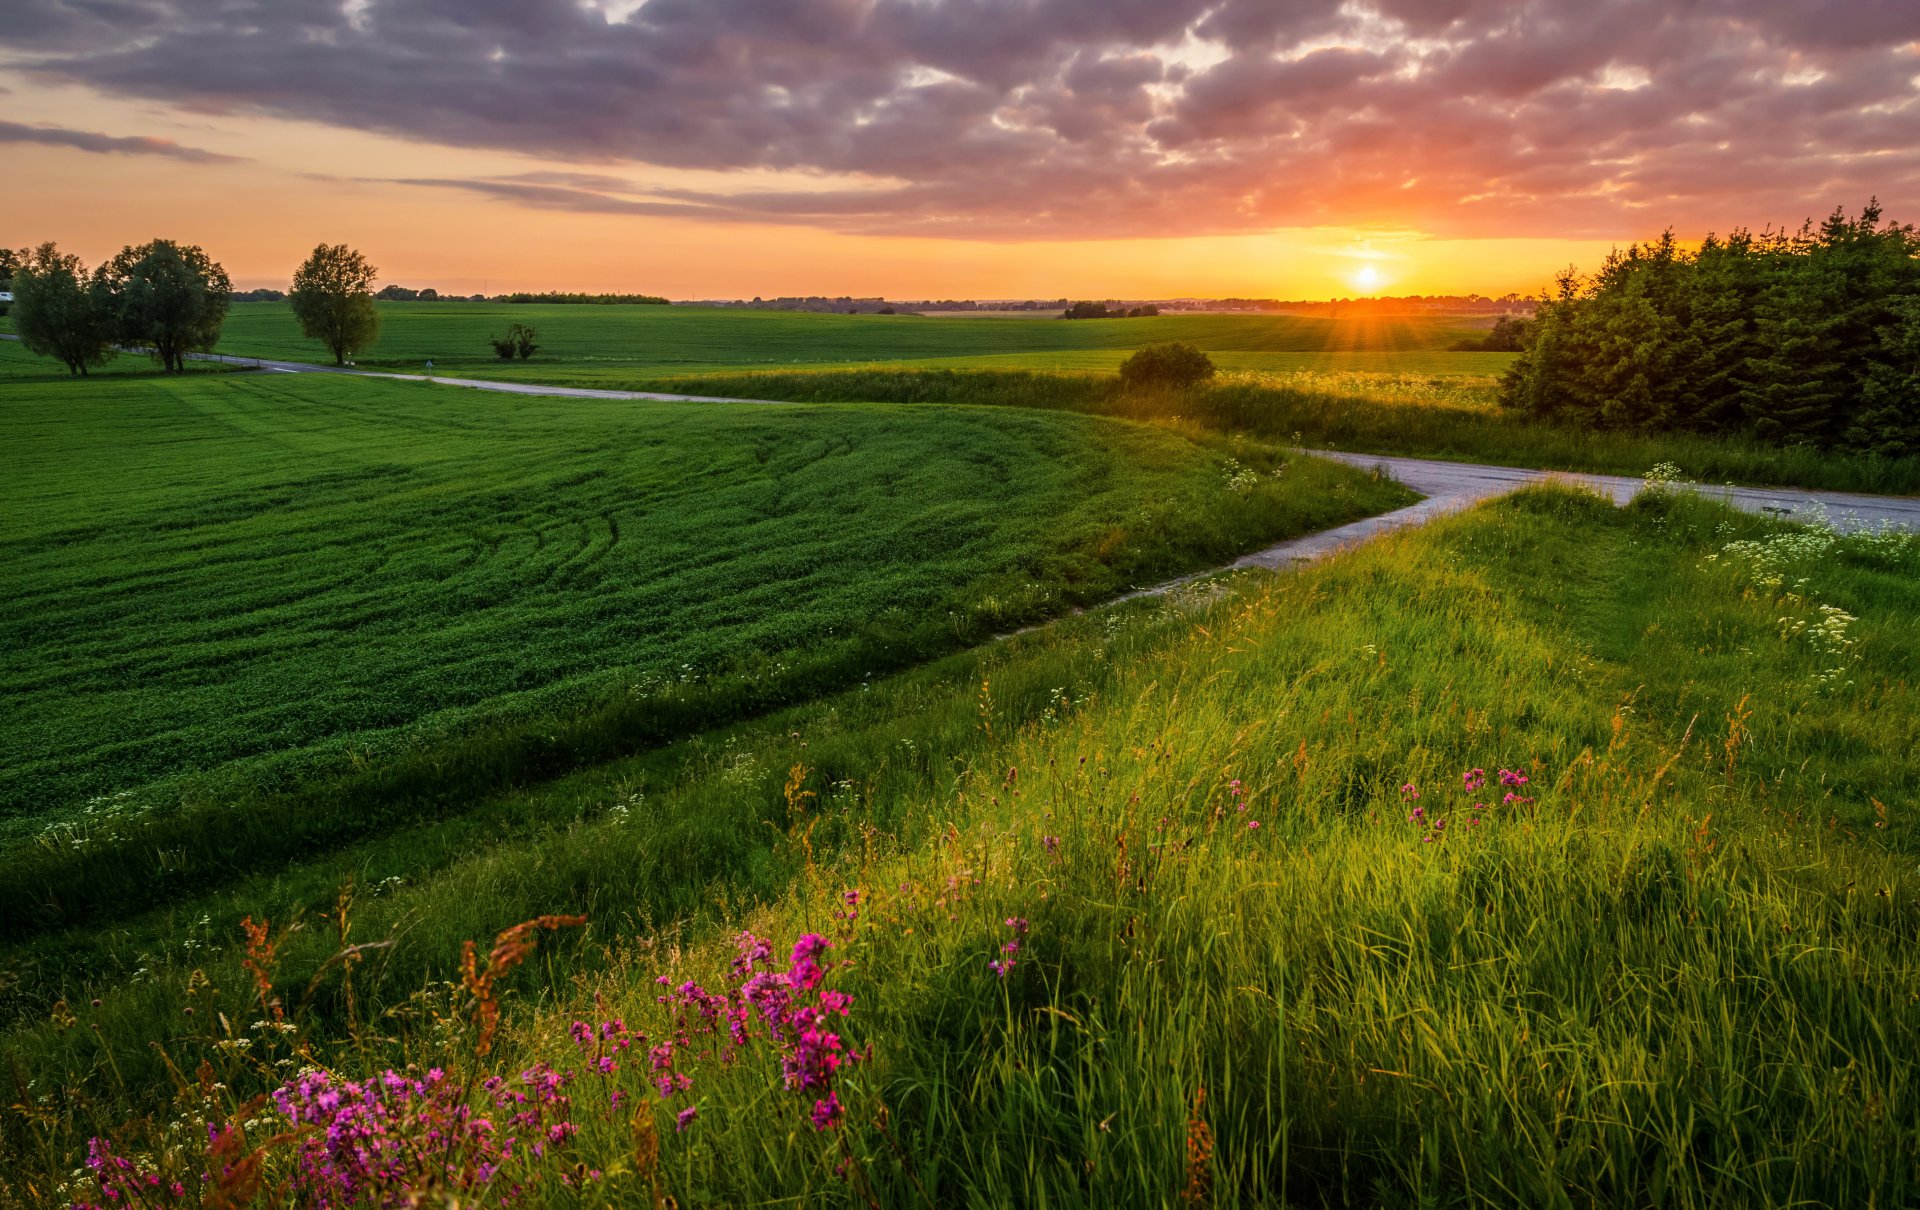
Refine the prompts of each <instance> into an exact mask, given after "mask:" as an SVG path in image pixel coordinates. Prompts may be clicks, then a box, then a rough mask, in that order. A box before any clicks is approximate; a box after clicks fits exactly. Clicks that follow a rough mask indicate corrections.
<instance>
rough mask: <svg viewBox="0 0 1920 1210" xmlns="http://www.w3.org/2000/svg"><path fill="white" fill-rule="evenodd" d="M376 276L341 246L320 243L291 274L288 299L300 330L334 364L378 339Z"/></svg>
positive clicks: (361, 258)
mask: <svg viewBox="0 0 1920 1210" xmlns="http://www.w3.org/2000/svg"><path fill="white" fill-rule="evenodd" d="M379 272H380V271H379V270H378V269H376V268H374V267H373V266H372V265H370V264H368V263H367V258H366V257H364V256H362V255H361V254H360V253H358V252H356V251H354V250H353V249H352V248H349V247H347V246H346V245H345V244H321V245H320V246H319V247H317V248H315V249H314V250H313V255H312V256H309V257H308V258H307V259H306V262H305V263H304V264H302V265H301V266H300V267H299V268H298V269H295V270H294V271H293V289H292V291H291V292H290V293H288V295H287V300H288V301H289V302H291V303H292V304H293V314H294V317H295V318H296V319H298V320H299V321H300V331H301V332H303V333H304V334H305V335H306V336H307V338H308V339H309V340H317V341H319V342H320V343H321V344H323V345H325V346H327V351H328V352H329V353H332V354H333V364H335V365H341V364H343V363H344V362H345V361H346V360H347V354H348V353H350V352H352V351H353V350H355V349H364V348H366V347H367V346H368V345H371V344H372V343H373V342H374V341H375V340H377V339H378V338H379V336H380V313H379V312H378V311H377V310H375V309H374V305H373V279H374V278H375V277H377V276H378V275H379Z"/></svg>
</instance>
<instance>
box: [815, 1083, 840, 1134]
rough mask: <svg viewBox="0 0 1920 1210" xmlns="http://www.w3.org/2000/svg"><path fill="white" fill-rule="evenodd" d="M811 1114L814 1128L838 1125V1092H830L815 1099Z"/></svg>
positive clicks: (827, 1127)
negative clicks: (819, 1098)
mask: <svg viewBox="0 0 1920 1210" xmlns="http://www.w3.org/2000/svg"><path fill="white" fill-rule="evenodd" d="M811 1116H812V1118H813V1128H814V1129H815V1130H830V1129H832V1128H833V1127H835V1126H838V1125H839V1124H840V1116H841V1106H840V1094H839V1093H837V1092H830V1093H828V1094H827V1095H826V1096H825V1097H824V1098H822V1099H821V1100H818V1101H815V1102H814V1103H813V1113H812V1115H811Z"/></svg>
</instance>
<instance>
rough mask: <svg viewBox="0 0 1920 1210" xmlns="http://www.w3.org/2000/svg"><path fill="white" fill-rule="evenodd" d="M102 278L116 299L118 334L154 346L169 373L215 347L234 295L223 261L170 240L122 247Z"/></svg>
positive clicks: (131, 341)
mask: <svg viewBox="0 0 1920 1210" xmlns="http://www.w3.org/2000/svg"><path fill="white" fill-rule="evenodd" d="M96 281H97V283H98V284H99V286H100V287H101V288H102V289H103V290H104V291H105V293H106V296H107V298H108V299H109V300H110V302H109V306H110V308H111V314H112V316H113V328H114V334H115V335H116V336H117V337H118V338H119V339H120V340H122V341H124V342H126V343H127V344H141V345H146V346H148V347H150V348H151V349H152V350H153V355H154V356H155V357H158V358H159V359H160V364H161V365H162V366H164V367H166V370H167V372H168V373H175V372H178V371H180V370H184V369H185V368H186V364H187V363H186V355H187V354H188V353H189V352H196V351H197V352H204V351H206V350H208V349H211V348H213V346H214V344H215V343H216V342H217V341H218V340H219V339H220V325H221V324H222V323H223V322H225V320H226V318H227V306H228V304H229V303H230V302H231V301H232V299H233V283H232V281H230V280H229V279H228V277H227V271H226V270H225V269H223V268H221V267H220V264H219V262H218V261H215V260H214V259H213V258H212V257H210V256H208V255H207V254H206V253H205V252H204V251H202V250H201V249H200V248H199V247H197V246H195V245H192V244H186V245H182V244H176V243H174V242H173V241H172V240H166V239H157V240H154V241H153V242H152V243H150V244H142V245H140V246H139V247H137V248H122V249H121V250H120V253H119V255H117V256H115V257H114V258H113V259H112V260H110V261H108V262H107V263H106V264H104V265H102V266H101V267H100V272H99V274H98V276H97V277H96Z"/></svg>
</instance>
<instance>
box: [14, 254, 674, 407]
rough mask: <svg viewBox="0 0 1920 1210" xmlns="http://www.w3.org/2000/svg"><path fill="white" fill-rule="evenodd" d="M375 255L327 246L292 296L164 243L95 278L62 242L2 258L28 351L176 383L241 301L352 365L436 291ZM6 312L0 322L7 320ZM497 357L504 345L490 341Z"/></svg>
mask: <svg viewBox="0 0 1920 1210" xmlns="http://www.w3.org/2000/svg"><path fill="white" fill-rule="evenodd" d="M379 273H380V271H379V270H378V269H376V268H375V267H374V266H373V265H372V264H371V263H370V262H369V261H368V260H367V258H366V257H365V256H363V255H362V254H361V253H359V252H357V251H355V250H354V249H352V248H350V247H348V246H347V245H345V244H331V245H329V244H321V245H319V246H317V247H316V248H314V250H313V252H312V254H311V255H310V256H308V257H307V259H306V260H305V261H303V262H302V263H301V265H300V267H299V268H297V269H295V270H294V273H293V282H292V289H290V290H289V291H287V292H286V293H285V294H282V293H281V292H279V291H277V290H275V291H264V292H263V291H251V292H248V293H247V294H242V295H236V294H235V293H234V289H233V283H232V281H231V280H230V279H229V278H228V276H227V271H226V270H225V269H224V268H223V267H221V265H220V263H219V262H218V261H216V260H214V259H213V258H212V257H210V256H208V255H207V253H206V252H205V250H203V249H202V248H200V247H199V246H198V245H193V244H181V243H177V242H175V241H173V240H167V239H156V240H153V241H152V242H150V243H146V244H142V245H139V246H138V247H133V246H129V247H126V248H123V249H121V250H120V252H119V254H118V255H116V256H114V257H113V258H112V259H111V260H109V261H107V262H106V263H105V264H102V265H100V266H98V267H97V268H95V269H92V270H89V269H88V268H87V267H86V266H85V265H84V264H83V263H82V262H81V260H80V258H79V257H78V256H75V255H72V254H71V253H63V252H61V251H60V249H59V246H58V245H56V244H54V243H53V242H51V241H48V242H47V243H43V244H41V245H40V246H39V247H37V248H28V249H21V250H20V251H18V252H16V251H14V250H12V249H9V248H0V286H4V287H6V288H9V289H10V292H11V293H12V294H13V296H14V300H13V304H12V306H13V310H14V311H15V312H16V314H15V315H14V323H13V326H14V331H15V334H16V335H18V336H19V338H20V341H21V343H22V344H23V345H24V346H25V347H26V348H27V350H28V351H29V352H32V353H36V354H39V355H41V356H46V357H52V358H54V359H55V360H57V361H59V362H60V363H61V364H62V365H64V366H66V367H67V372H68V373H69V374H72V375H85V374H87V373H88V372H89V371H90V370H91V369H93V368H94V367H95V366H99V365H102V364H104V363H105V362H106V360H107V358H108V357H109V356H111V355H112V354H113V353H114V352H115V351H117V350H121V349H130V350H135V351H145V352H150V353H152V354H153V355H154V356H155V357H156V358H158V359H159V361H160V364H161V366H162V368H163V369H164V370H165V372H167V373H169V374H173V373H178V372H180V371H182V370H184V369H186V360H187V355H188V354H189V353H204V352H208V351H210V350H212V348H213V347H214V345H215V344H216V343H218V341H219V339H220V329H221V326H222V325H223V324H224V323H225V321H226V317H227V312H228V309H229V308H230V307H231V305H232V304H233V302H234V301H235V299H236V298H241V299H248V298H253V297H258V296H259V295H261V294H262V293H269V294H272V295H273V297H274V301H278V300H281V299H284V300H286V301H287V302H288V303H289V304H290V305H291V306H292V309H293V313H294V317H295V318H296V319H297V320H298V321H299V323H300V331H301V333H302V334H303V335H304V336H306V337H307V338H308V339H310V340H317V341H319V342H320V343H321V344H323V345H325V346H326V349H327V351H328V352H329V353H331V354H332V355H333V360H334V364H335V365H343V364H345V363H346V361H347V359H348V358H349V357H350V356H352V354H353V353H354V351H355V350H357V349H364V348H366V347H368V346H369V345H371V344H373V343H374V341H375V340H377V339H378V338H379V335H380V313H379V311H378V309H377V308H376V307H375V305H374V304H375V302H376V301H391V300H395V299H399V298H402V297H403V296H404V298H405V299H407V300H412V299H417V298H419V297H421V296H422V295H423V294H424V295H432V296H433V297H434V298H438V294H437V293H436V292H435V291H432V290H426V291H415V290H407V289H406V288H405V287H401V286H387V287H385V288H383V289H382V290H380V291H379V292H378V293H375V292H374V289H373V283H374V281H375V280H376V279H377V278H378V277H379ZM505 298H506V300H509V301H537V302H572V303H603V302H634V301H647V302H659V303H664V302H665V301H666V300H665V299H658V298H654V297H652V296H649V295H591V294H528V295H509V296H505ZM6 313H7V312H6V311H0V315H3V314H6ZM535 336H536V333H535V332H534V330H533V329H532V328H529V327H526V326H525V325H521V324H516V325H514V328H513V330H512V331H510V332H509V333H508V337H507V341H506V347H507V348H508V349H509V350H510V352H508V353H503V354H501V356H518V357H520V358H521V359H523V360H524V359H525V358H528V357H531V356H532V355H533V353H534V351H535V349H536V348H537V346H536V345H535V344H534V339H535ZM490 343H492V344H493V346H494V348H495V350H496V352H497V351H498V350H499V349H500V348H501V347H502V342H501V341H499V340H490Z"/></svg>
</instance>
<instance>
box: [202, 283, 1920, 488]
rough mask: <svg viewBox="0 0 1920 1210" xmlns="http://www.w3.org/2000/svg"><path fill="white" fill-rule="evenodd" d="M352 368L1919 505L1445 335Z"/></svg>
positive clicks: (852, 325)
mask: <svg viewBox="0 0 1920 1210" xmlns="http://www.w3.org/2000/svg"><path fill="white" fill-rule="evenodd" d="M380 313H381V316H382V323H383V325H384V326H383V328H382V334H381V337H380V341H379V343H378V344H377V345H376V346H375V347H374V348H373V349H371V350H367V351H365V352H364V353H362V354H361V355H359V356H357V357H356V362H357V364H359V365H361V366H363V367H366V368H373V369H380V368H384V369H391V370H396V371H403V372H418V371H420V370H423V369H424V367H425V362H426V361H427V360H428V359H432V360H433V362H434V372H435V373H436V374H440V375H445V376H453V377H478V378H496V379H502V380H509V381H523V382H541V383H550V384H554V385H559V386H575V387H589V388H604V389H617V390H654V391H668V392H680V393H689V394H709V395H728V396H740V397H745V398H753V399H769V400H795V401H811V402H837V403H876V402H891V403H914V402H925V401H930V400H938V401H941V402H947V403H961V404H981V405H988V406H1016V407H1041V408H1067V409H1071V410H1077V411H1084V412H1093V413H1099V414H1106V415H1117V416H1125V417H1129V418H1134V419H1142V418H1145V419H1153V418H1155V417H1159V416H1163V415H1169V414H1185V415H1187V416H1189V417H1190V418H1195V419H1200V420H1201V421H1202V423H1204V424H1206V425H1208V426H1209V427H1213V428H1216V429H1223V430H1225V431H1231V432H1239V433H1244V434H1249V435H1257V436H1258V437H1260V438H1261V439H1263V440H1269V441H1278V442H1286V443H1290V444H1294V445H1306V446H1309V447H1319V448H1326V449H1338V450H1347V451H1353V452H1359V453H1378V454H1409V455H1415V456H1423V457H1436V458H1452V459H1462V460H1467V461H1476V462H1493V463H1501V464H1505V465H1510V466H1527V467H1539V468H1548V469H1554V470H1579V471H1596V472H1602V473H1611V474H1629V475H1634V474H1639V473H1640V472H1641V471H1643V470H1645V469H1646V468H1647V467H1649V466H1652V465H1653V464H1655V463H1657V462H1672V463H1676V464H1678V465H1679V466H1681V467H1682V468H1683V469H1684V470H1685V471H1687V472H1688V473H1689V474H1692V475H1694V476H1696V477H1698V478H1701V479H1703V480H1707V481H1712V482H1716V483H1725V482H1734V483H1749V484H1777V485H1789V486H1802V487H1819V488H1830V489H1837V490H1845V491H1866V492H1913V491H1920V462H1916V460H1914V459H1911V458H1907V459H1885V458H1872V457H1855V456H1847V455H1840V454H1828V453H1823V452H1821V451H1818V450H1815V449H1811V448H1807V447H1799V446H1780V445H1769V444H1765V443H1761V442H1756V441H1754V440H1751V439H1749V438H1743V437H1738V436H1709V435H1700V434H1692V433H1685V432H1673V433H1642V432H1610V431H1596V430H1594V429H1592V428H1590V427H1586V426H1577V425H1565V424H1555V423H1550V422H1546V421H1541V420H1538V419H1533V418H1529V417H1525V416H1522V415H1519V414H1517V413H1514V412H1511V411H1508V410H1506V409H1503V408H1501V407H1500V406H1499V404H1498V392H1499V381H1500V376H1501V375H1502V374H1503V373H1504V372H1505V370H1506V368H1507V367H1508V366H1509V365H1510V364H1511V363H1512V360H1513V355H1512V354H1507V353H1471V352H1452V351H1450V346H1452V345H1453V344H1455V343H1457V342H1458V341H1460V340H1461V339H1463V338H1468V337H1474V336H1477V335H1479V334H1480V332H1479V330H1477V329H1475V328H1472V327H1470V326H1466V325H1467V321H1463V320H1454V319H1443V318H1442V319H1411V318H1409V319H1375V318H1334V319H1327V318H1319V317H1306V316H1291V315H1168V316H1160V317H1156V318H1151V319H1123V320H1071V321H1069V320H1054V319H1033V318H1018V319H1008V318H935V317H922V316H908V315H893V316H888V315H816V314H809V313H802V312H779V311H754V310H744V309H702V308H688V307H645V306H631V307H623V306H608V307H602V306H551V305H549V306H532V305H528V306H504V305H496V304H485V303H385V304H381V308H380ZM514 322H523V323H531V324H533V325H534V326H535V327H536V328H538V329H539V330H540V333H541V342H540V343H541V349H540V352H539V353H538V354H536V355H535V356H534V357H533V358H532V359H531V360H528V361H514V362H503V361H500V360H499V359H497V358H494V357H492V356H491V355H489V354H488V353H487V347H486V336H487V333H488V331H492V330H499V331H504V330H505V329H506V327H507V325H508V324H510V323H514ZM1156 341H1184V342H1188V343H1191V344H1193V345H1195V346H1197V347H1199V348H1201V349H1203V350H1205V351H1206V352H1207V353H1208V355H1209V356H1210V357H1211V358H1212V359H1213V360H1214V362H1215V364H1216V365H1217V366H1218V367H1219V370H1220V374H1219V377H1218V378H1217V379H1216V380H1215V382H1214V383H1213V384H1211V385H1210V386H1209V387H1207V388H1204V389H1202V390H1199V391H1195V392H1192V393H1191V395H1190V397H1189V398H1188V399H1186V400H1182V401H1175V402H1170V401H1167V400H1164V399H1160V398H1157V397H1156V398H1147V399H1142V398H1136V397H1133V396H1131V395H1129V393H1128V392H1126V391H1124V390H1122V389H1121V387H1120V384H1119V381H1118V378H1117V376H1116V375H1115V374H1114V372H1113V371H1115V370H1116V369H1117V368H1118V366H1119V364H1120V362H1121V361H1123V360H1124V359H1125V358H1126V357H1127V356H1128V355H1129V354H1131V353H1132V352H1133V351H1134V350H1136V349H1138V348H1140V347H1141V346H1142V345H1145V344H1149V343H1153V342H1156ZM220 347H221V350H222V351H223V352H226V353H230V354H235V355H241V356H258V357H269V358H283V359H294V360H300V359H309V360H310V359H313V358H315V357H316V356H318V354H317V352H316V350H317V348H318V346H316V345H314V344H313V343H312V342H310V341H304V340H302V339H301V338H300V335H299V331H298V328H297V325H296V324H295V323H294V321H293V316H292V313H291V311H290V310H289V309H288V308H287V307H286V305H285V304H281V303H247V304H241V305H239V306H236V307H235V308H234V309H233V316H232V318H231V319H230V320H229V321H228V325H227V329H226V332H225V335H224V336H223V338H222V342H221V346H220Z"/></svg>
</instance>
